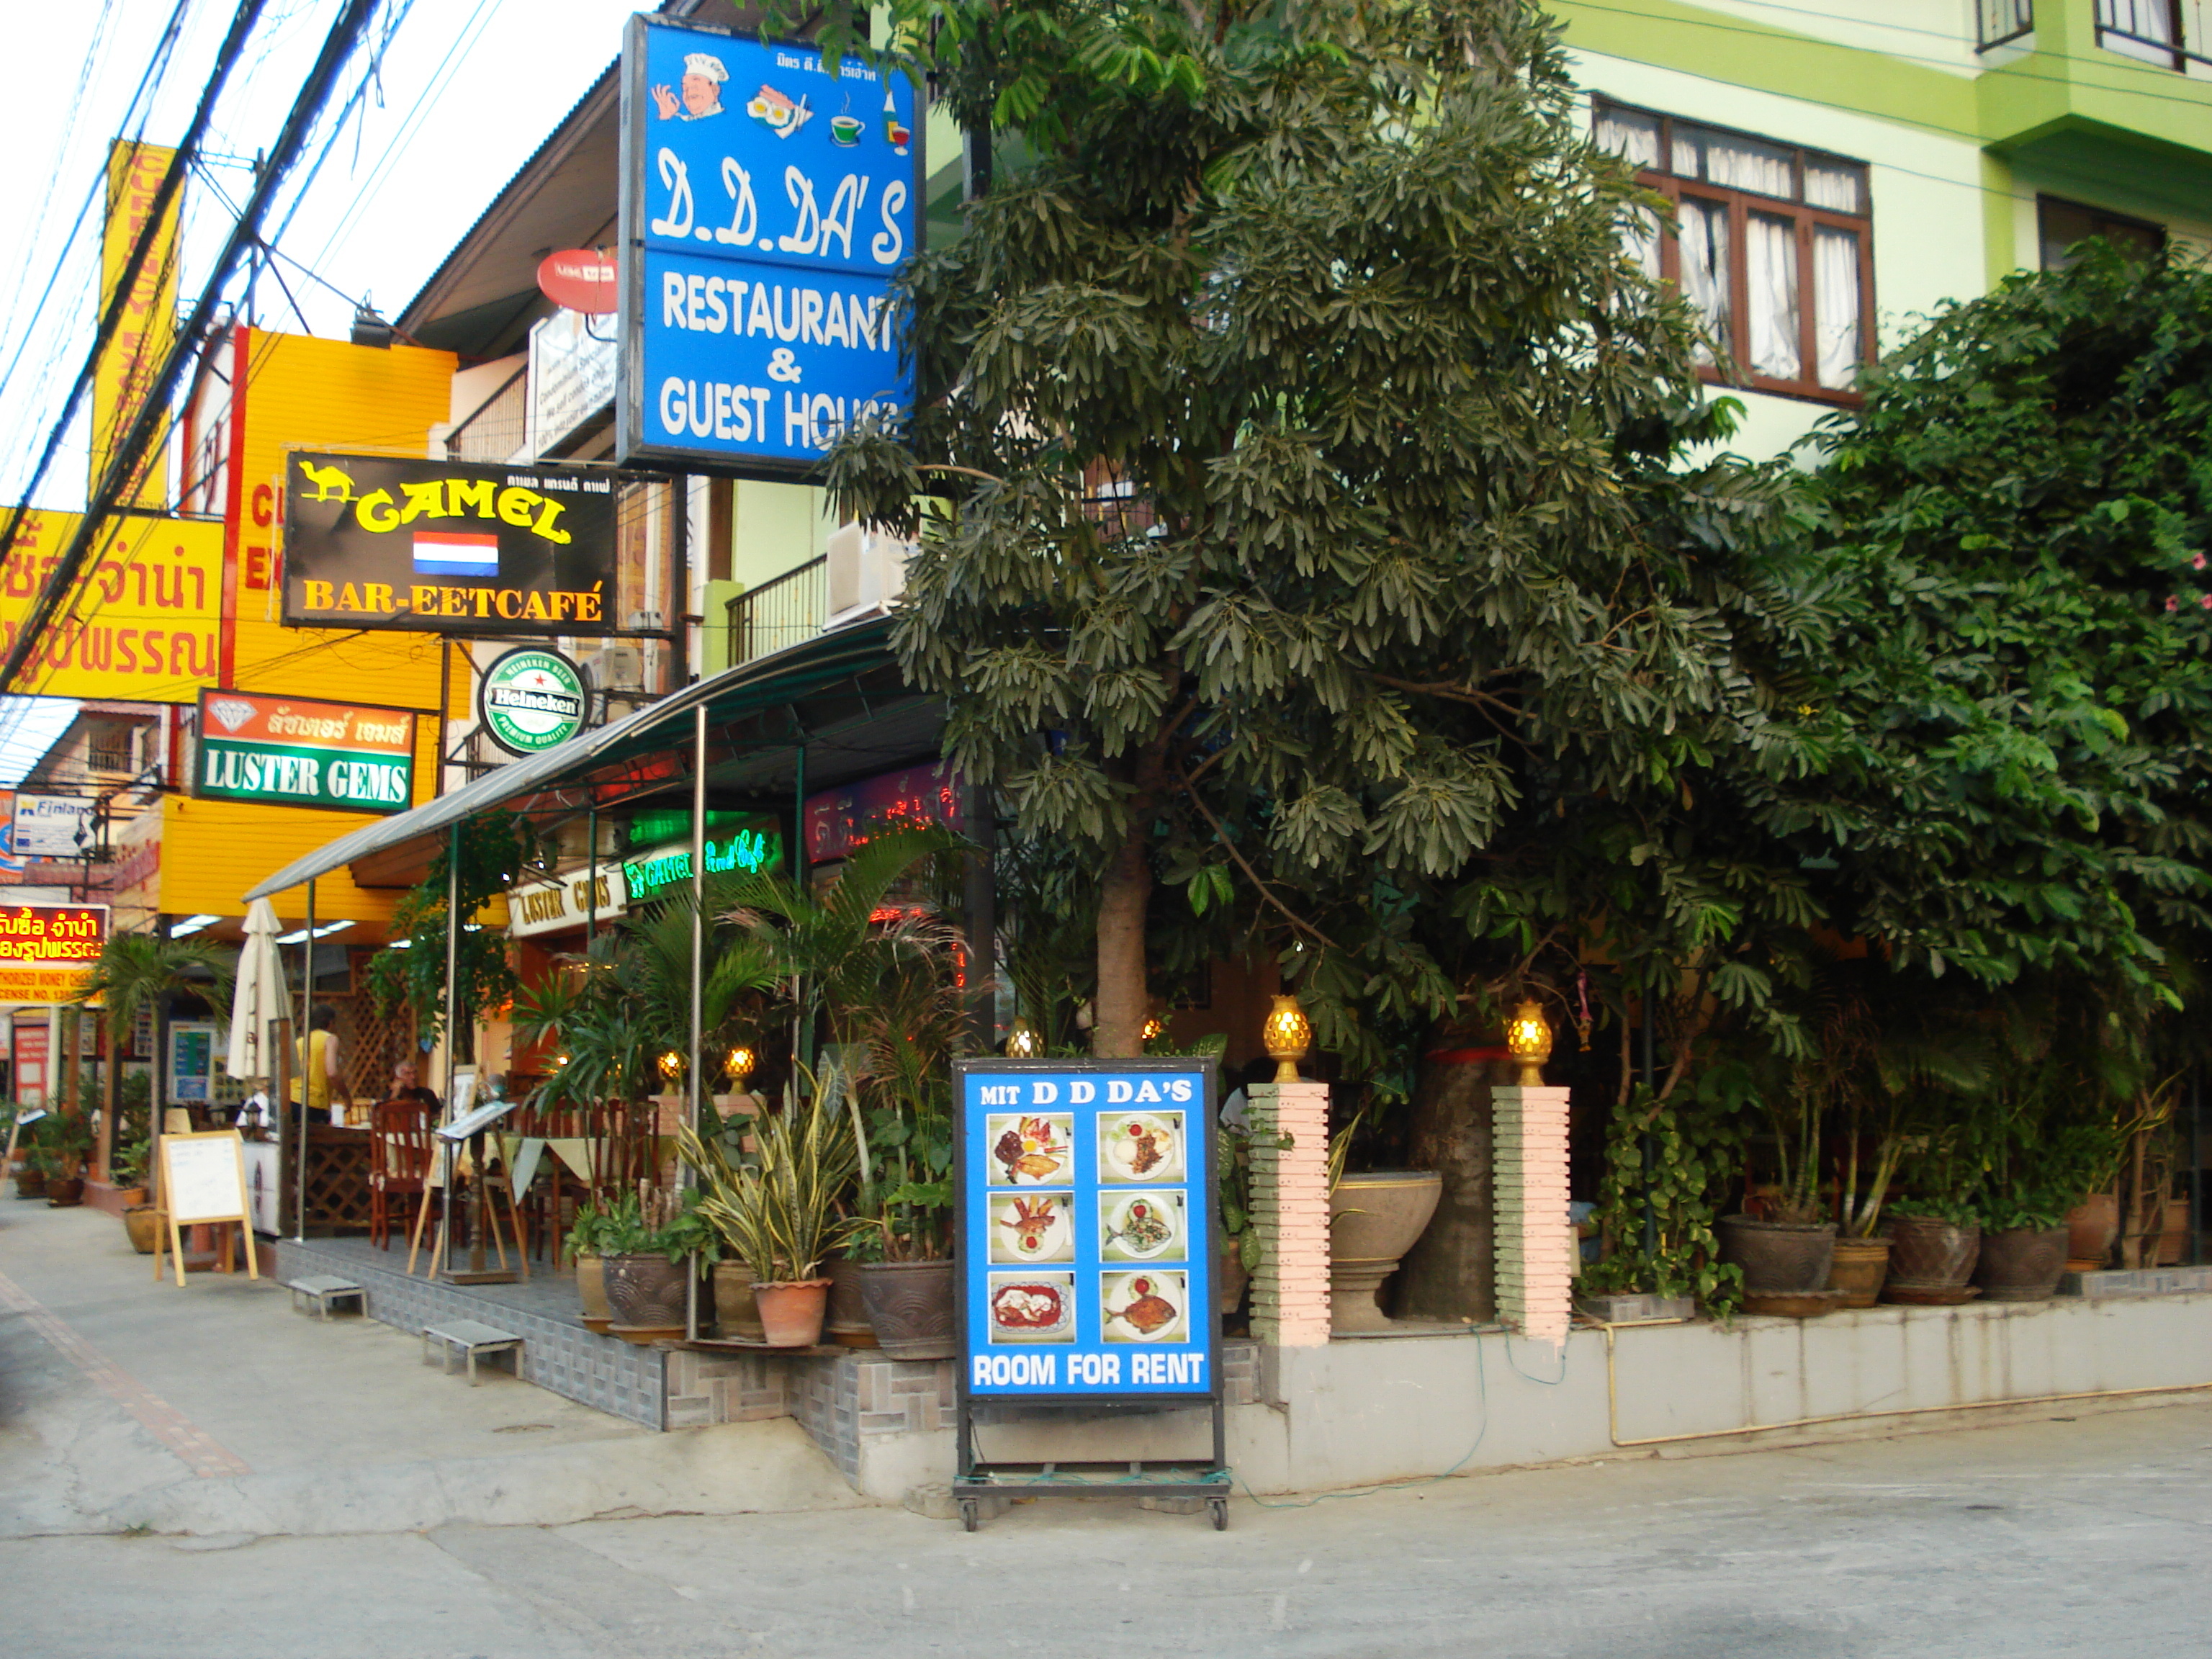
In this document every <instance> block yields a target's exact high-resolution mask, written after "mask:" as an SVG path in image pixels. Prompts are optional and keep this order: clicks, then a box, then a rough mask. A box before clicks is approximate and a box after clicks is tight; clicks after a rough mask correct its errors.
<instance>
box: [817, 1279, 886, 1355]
mask: <svg viewBox="0 0 2212 1659" xmlns="http://www.w3.org/2000/svg"><path fill="white" fill-rule="evenodd" d="M865 1266H866V1263H864V1262H859V1261H845V1260H843V1259H842V1258H841V1259H839V1260H837V1261H832V1262H829V1264H827V1266H826V1267H825V1269H824V1271H826V1272H827V1273H829V1312H828V1313H827V1314H826V1315H824V1316H823V1330H824V1331H825V1332H826V1333H827V1334H828V1335H829V1340H831V1341H832V1342H835V1343H836V1344H837V1346H840V1347H842V1348H872V1347H874V1346H876V1329H875V1327H874V1326H872V1325H871V1324H870V1323H868V1304H867V1299H866V1297H865V1296H863V1295H862V1293H861V1291H860V1270H861V1269H862V1267H865Z"/></svg>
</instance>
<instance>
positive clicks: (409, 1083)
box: [384, 1059, 438, 1118]
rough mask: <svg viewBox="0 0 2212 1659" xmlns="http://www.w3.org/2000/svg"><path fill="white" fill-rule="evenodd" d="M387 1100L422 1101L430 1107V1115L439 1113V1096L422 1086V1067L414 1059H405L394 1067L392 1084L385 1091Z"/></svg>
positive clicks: (434, 1115)
mask: <svg viewBox="0 0 2212 1659" xmlns="http://www.w3.org/2000/svg"><path fill="white" fill-rule="evenodd" d="M384 1097H385V1098H386V1100H415V1101H420V1102H421V1103H422V1104H423V1105H425V1106H427V1107H428V1108H429V1109H430V1115H431V1116H432V1117H433V1118H435V1117H436V1116H437V1115H438V1097H437V1094H436V1093H435V1091H432V1090H429V1089H426V1088H424V1087H423V1086H422V1067H421V1066H417V1065H416V1063H415V1061H414V1060H412V1059H408V1060H401V1061H400V1062H399V1063H398V1065H397V1066H393V1067H392V1086H391V1088H390V1089H388V1090H386V1091H385V1096H384Z"/></svg>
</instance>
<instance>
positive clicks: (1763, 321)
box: [1744, 213, 1804, 380]
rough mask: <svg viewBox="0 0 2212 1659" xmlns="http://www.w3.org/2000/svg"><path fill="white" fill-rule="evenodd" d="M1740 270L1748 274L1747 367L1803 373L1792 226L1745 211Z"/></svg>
mask: <svg viewBox="0 0 2212 1659" xmlns="http://www.w3.org/2000/svg"><path fill="white" fill-rule="evenodd" d="M1749 224H1750V234H1749V237H1748V240H1749V242H1750V246H1748V247H1747V248H1746V249H1745V250H1744V258H1745V261H1746V265H1745V272H1744V274H1745V275H1746V276H1747V277H1748V278H1749V279H1750V287H1751V315H1750V317H1749V318H1748V319H1746V320H1747V323H1748V324H1749V325H1750V335H1751V340H1750V343H1751V372H1752V373H1753V374H1769V375H1771V376H1773V377H1774V379H1776V380H1798V379H1800V378H1802V374H1803V373H1804V370H1803V362H1804V357H1803V354H1802V351H1801V349H1800V348H1799V343H1798V335H1797V226H1796V222H1795V221H1794V220H1790V219H1778V218H1776V217H1775V216H1773V215H1772V214H1771V213H1754V214H1753V215H1751V216H1750V220H1749Z"/></svg>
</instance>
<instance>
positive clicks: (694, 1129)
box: [676, 699, 707, 1342]
mask: <svg viewBox="0 0 2212 1659" xmlns="http://www.w3.org/2000/svg"><path fill="white" fill-rule="evenodd" d="M706 979H707V704H706V702H705V700H704V699H702V700H701V701H700V702H699V703H698V704H697V706H696V707H695V708H693V709H692V710H691V1051H690V1060H691V1065H690V1072H689V1073H687V1079H688V1083H689V1086H688V1087H687V1088H686V1089H685V1091H684V1104H685V1107H686V1109H687V1110H688V1112H689V1114H690V1116H689V1119H688V1121H690V1125H691V1133H694V1134H696V1133H698V1132H699V1125H700V1111H699V1106H700V1098H701V1094H700V1091H702V1089H703V1088H704V1086H705V1082H704V1068H703V1066H702V1060H703V1058H704V1057H703V1056H702V1054H701V1053H700V1045H701V1042H702V1040H703V1037H704V1033H703V1031H702V1029H701V1028H702V1026H703V1025H704V1024H705V1022H706V1013H707V1004H706ZM697 1178H698V1177H697V1174H696V1171H695V1170H693V1169H692V1168H691V1166H690V1164H684V1163H683V1162H681V1161H680V1160H679V1162H678V1164H677V1170H676V1179H677V1183H678V1186H679V1187H681V1188H683V1189H684V1190H685V1191H687V1192H688V1191H689V1190H690V1188H691V1187H692V1185H693V1183H694V1182H696V1180H697ZM687 1266H688V1272H687V1273H686V1275H685V1279H684V1337H685V1339H686V1340H689V1341H693V1342H696V1341H697V1340H699V1264H698V1262H697V1261H696V1260H695V1261H691V1262H690V1263H689V1264H687Z"/></svg>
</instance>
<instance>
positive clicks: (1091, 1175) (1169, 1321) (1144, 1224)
mask: <svg viewBox="0 0 2212 1659" xmlns="http://www.w3.org/2000/svg"><path fill="white" fill-rule="evenodd" d="M962 1073H963V1074H962V1077H961V1079H960V1089H961V1106H962V1112H961V1142H962V1150H961V1158H962V1168H963V1185H962V1201H961V1212H962V1213H961V1227H962V1230H963V1241H964V1242H963V1261H964V1262H965V1264H966V1265H965V1266H964V1267H963V1298H964V1304H965V1308H966V1312H965V1315H964V1316H963V1326H964V1329H963V1340H964V1344H965V1346H966V1348H967V1350H968V1353H967V1358H966V1361H965V1365H964V1370H965V1373H966V1378H965V1380H966V1383H967V1385H968V1387H969V1391H970V1392H971V1393H986V1394H1006V1395H1053V1396H1058V1397H1062V1398H1070V1397H1077V1398H1079V1397H1088V1396H1111V1395H1155V1394H1170V1395H1173V1394H1181V1395H1206V1394H1209V1393H1211V1392H1212V1387H1213V1377H1212V1370H1213V1365H1214V1358H1215V1356H1214V1352H1213V1350H1214V1339H1215V1336H1216V1335H1217V1334H1218V1316H1216V1315H1215V1311H1214V1304H1213V1291H1212V1262H1211V1261H1210V1259H1209V1254H1210V1253H1209V1252H1208V1251H1207V1250H1206V1249H1203V1248H1200V1246H1202V1244H1203V1241H1205V1240H1206V1239H1207V1238H1209V1237H1211V1236H1212V1226H1211V1219H1210V1218H1211V1216H1212V1210H1211V1208H1210V1207H1209V1206H1210V1204H1211V1201H1212V1168H1211V1160H1210V1158H1208V1156H1207V1154H1208V1152H1210V1150H1211V1148H1210V1146H1209V1142H1210V1140H1211V1136H1210V1134H1208V1133H1206V1126H1209V1125H1211V1123H1212V1115H1213V1109H1214V1076H1213V1065H1212V1061H1211V1060H1164V1059H1163V1060H1141V1061H1131V1062H1128V1064H1127V1069H1126V1070H1121V1069H1120V1068H1115V1067H1111V1066H1097V1067H1096V1068H1086V1069H1080V1070H1079V1069H1076V1068H1075V1067H1073V1066H1070V1067H1067V1068H1065V1069H1063V1068H1059V1067H1054V1066H1051V1065H1049V1064H1048V1063H1036V1062H1031V1063H1029V1064H1026V1065H1025V1064H1023V1063H1021V1062H1013V1061H1009V1062H1003V1063H1002V1062H997V1061H984V1060H975V1061H968V1062H964V1063H963V1066H962ZM1194 1241H1196V1242H1197V1243H1195V1244H1194Z"/></svg>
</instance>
